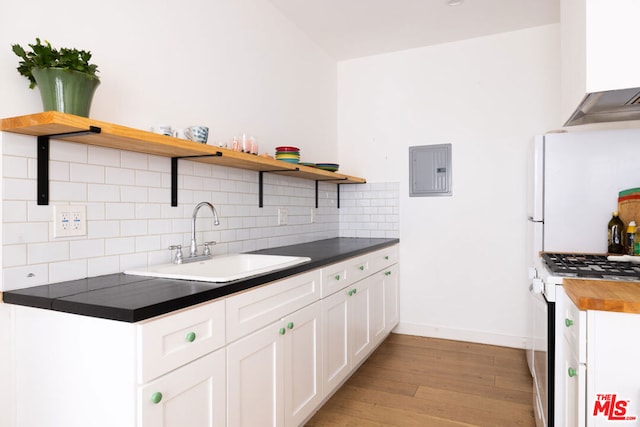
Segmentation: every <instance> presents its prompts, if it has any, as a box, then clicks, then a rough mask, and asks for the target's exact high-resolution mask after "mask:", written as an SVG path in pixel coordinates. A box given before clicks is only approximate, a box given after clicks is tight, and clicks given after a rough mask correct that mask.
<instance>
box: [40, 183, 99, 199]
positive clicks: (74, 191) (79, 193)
mask: <svg viewBox="0 0 640 427" xmlns="http://www.w3.org/2000/svg"><path fill="white" fill-rule="evenodd" d="M34 191H35V183H34ZM86 200H88V199H87V184H84V183H77V182H60V181H49V201H54V202H57V201H64V202H83V201H86Z"/></svg>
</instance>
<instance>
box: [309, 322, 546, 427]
mask: <svg viewBox="0 0 640 427" xmlns="http://www.w3.org/2000/svg"><path fill="white" fill-rule="evenodd" d="M532 402H533V394H532V380H531V376H530V374H529V368H528V367H527V361H526V359H525V353H524V350H518V349H513V348H506V347H496V346H491V345H484V344H474V343H467V342H460V341H448V340H442V339H435V338H424V337H416V336H410V335H398V334H391V335H390V336H389V337H388V338H387V339H386V340H385V341H384V342H383V343H382V344H381V345H380V347H379V348H378V349H377V350H376V351H375V352H374V353H373V354H372V355H371V357H370V358H369V359H368V360H367V361H366V362H365V363H364V364H363V365H362V366H361V367H360V368H359V369H358V371H356V372H355V373H354V374H353V376H352V377H351V378H350V379H349V380H348V381H347V382H346V383H345V384H344V385H343V386H342V387H341V388H340V389H339V390H338V391H337V392H336V393H335V394H334V395H333V397H332V398H331V399H330V400H329V401H327V403H326V404H325V405H324V406H323V407H322V408H321V409H320V410H319V411H318V412H317V413H316V414H315V415H314V417H313V418H312V419H311V420H310V421H309V422H308V423H307V427H315V426H403V427H409V426H421V427H423V426H437V427H440V426H442V427H450V426H451V427H453V426H458V427H459V426H491V427H496V426H535V421H534V418H533V409H532Z"/></svg>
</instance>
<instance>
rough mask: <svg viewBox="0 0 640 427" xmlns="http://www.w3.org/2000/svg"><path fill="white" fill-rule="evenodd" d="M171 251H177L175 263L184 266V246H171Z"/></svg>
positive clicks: (174, 256)
mask: <svg viewBox="0 0 640 427" xmlns="http://www.w3.org/2000/svg"><path fill="white" fill-rule="evenodd" d="M169 249H170V250H172V251H173V250H175V251H176V252H175V254H174V255H173V263H174V264H182V245H171V246H169Z"/></svg>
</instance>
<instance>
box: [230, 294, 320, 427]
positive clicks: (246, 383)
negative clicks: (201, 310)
mask: <svg viewBox="0 0 640 427" xmlns="http://www.w3.org/2000/svg"><path fill="white" fill-rule="evenodd" d="M319 328H320V303H319V302H316V303H314V304H312V305H309V306H307V307H304V308H302V309H300V310H298V311H296V312H295V313H292V314H290V315H288V316H285V317H284V318H283V319H282V320H279V321H276V322H273V323H271V324H269V325H267V326H265V327H264V328H262V329H260V330H258V331H256V332H253V333H251V334H249V335H247V336H245V337H243V338H241V339H240V340H238V341H236V342H234V343H232V344H230V345H229V346H228V347H227V357H228V364H227V378H228V381H227V399H228V410H227V414H228V425H230V426H248V427H253V426H297V425H300V424H301V423H302V421H303V420H304V419H306V418H307V417H308V416H309V415H310V414H311V413H312V412H313V410H315V409H316V407H317V406H318V405H319V403H320V401H321V398H322V393H321V384H320V360H321V359H320V357H321V353H320V339H319V338H320V337H319V333H320V331H319Z"/></svg>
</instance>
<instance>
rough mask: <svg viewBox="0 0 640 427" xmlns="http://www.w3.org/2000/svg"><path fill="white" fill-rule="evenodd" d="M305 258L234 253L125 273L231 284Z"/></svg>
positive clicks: (126, 272) (299, 261)
mask: <svg viewBox="0 0 640 427" xmlns="http://www.w3.org/2000/svg"><path fill="white" fill-rule="evenodd" d="M310 260H311V258H307V257H293V256H281V255H260V254H233V255H220V256H215V257H213V258H211V259H208V260H204V261H199V262H193V263H188V264H160V265H154V266H151V267H147V268H143V269H138V270H127V271H125V272H124V273H125V274H131V275H136V276H149V277H161V278H166V279H182V280H198V281H201V282H230V281H232V280H238V279H243V278H246V277H250V276H255V275H258V274H265V273H269V272H271V271H275V270H280V269H282V268H286V267H291V266H294V265H297V264H301V263H303V262H307V261H310Z"/></svg>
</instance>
